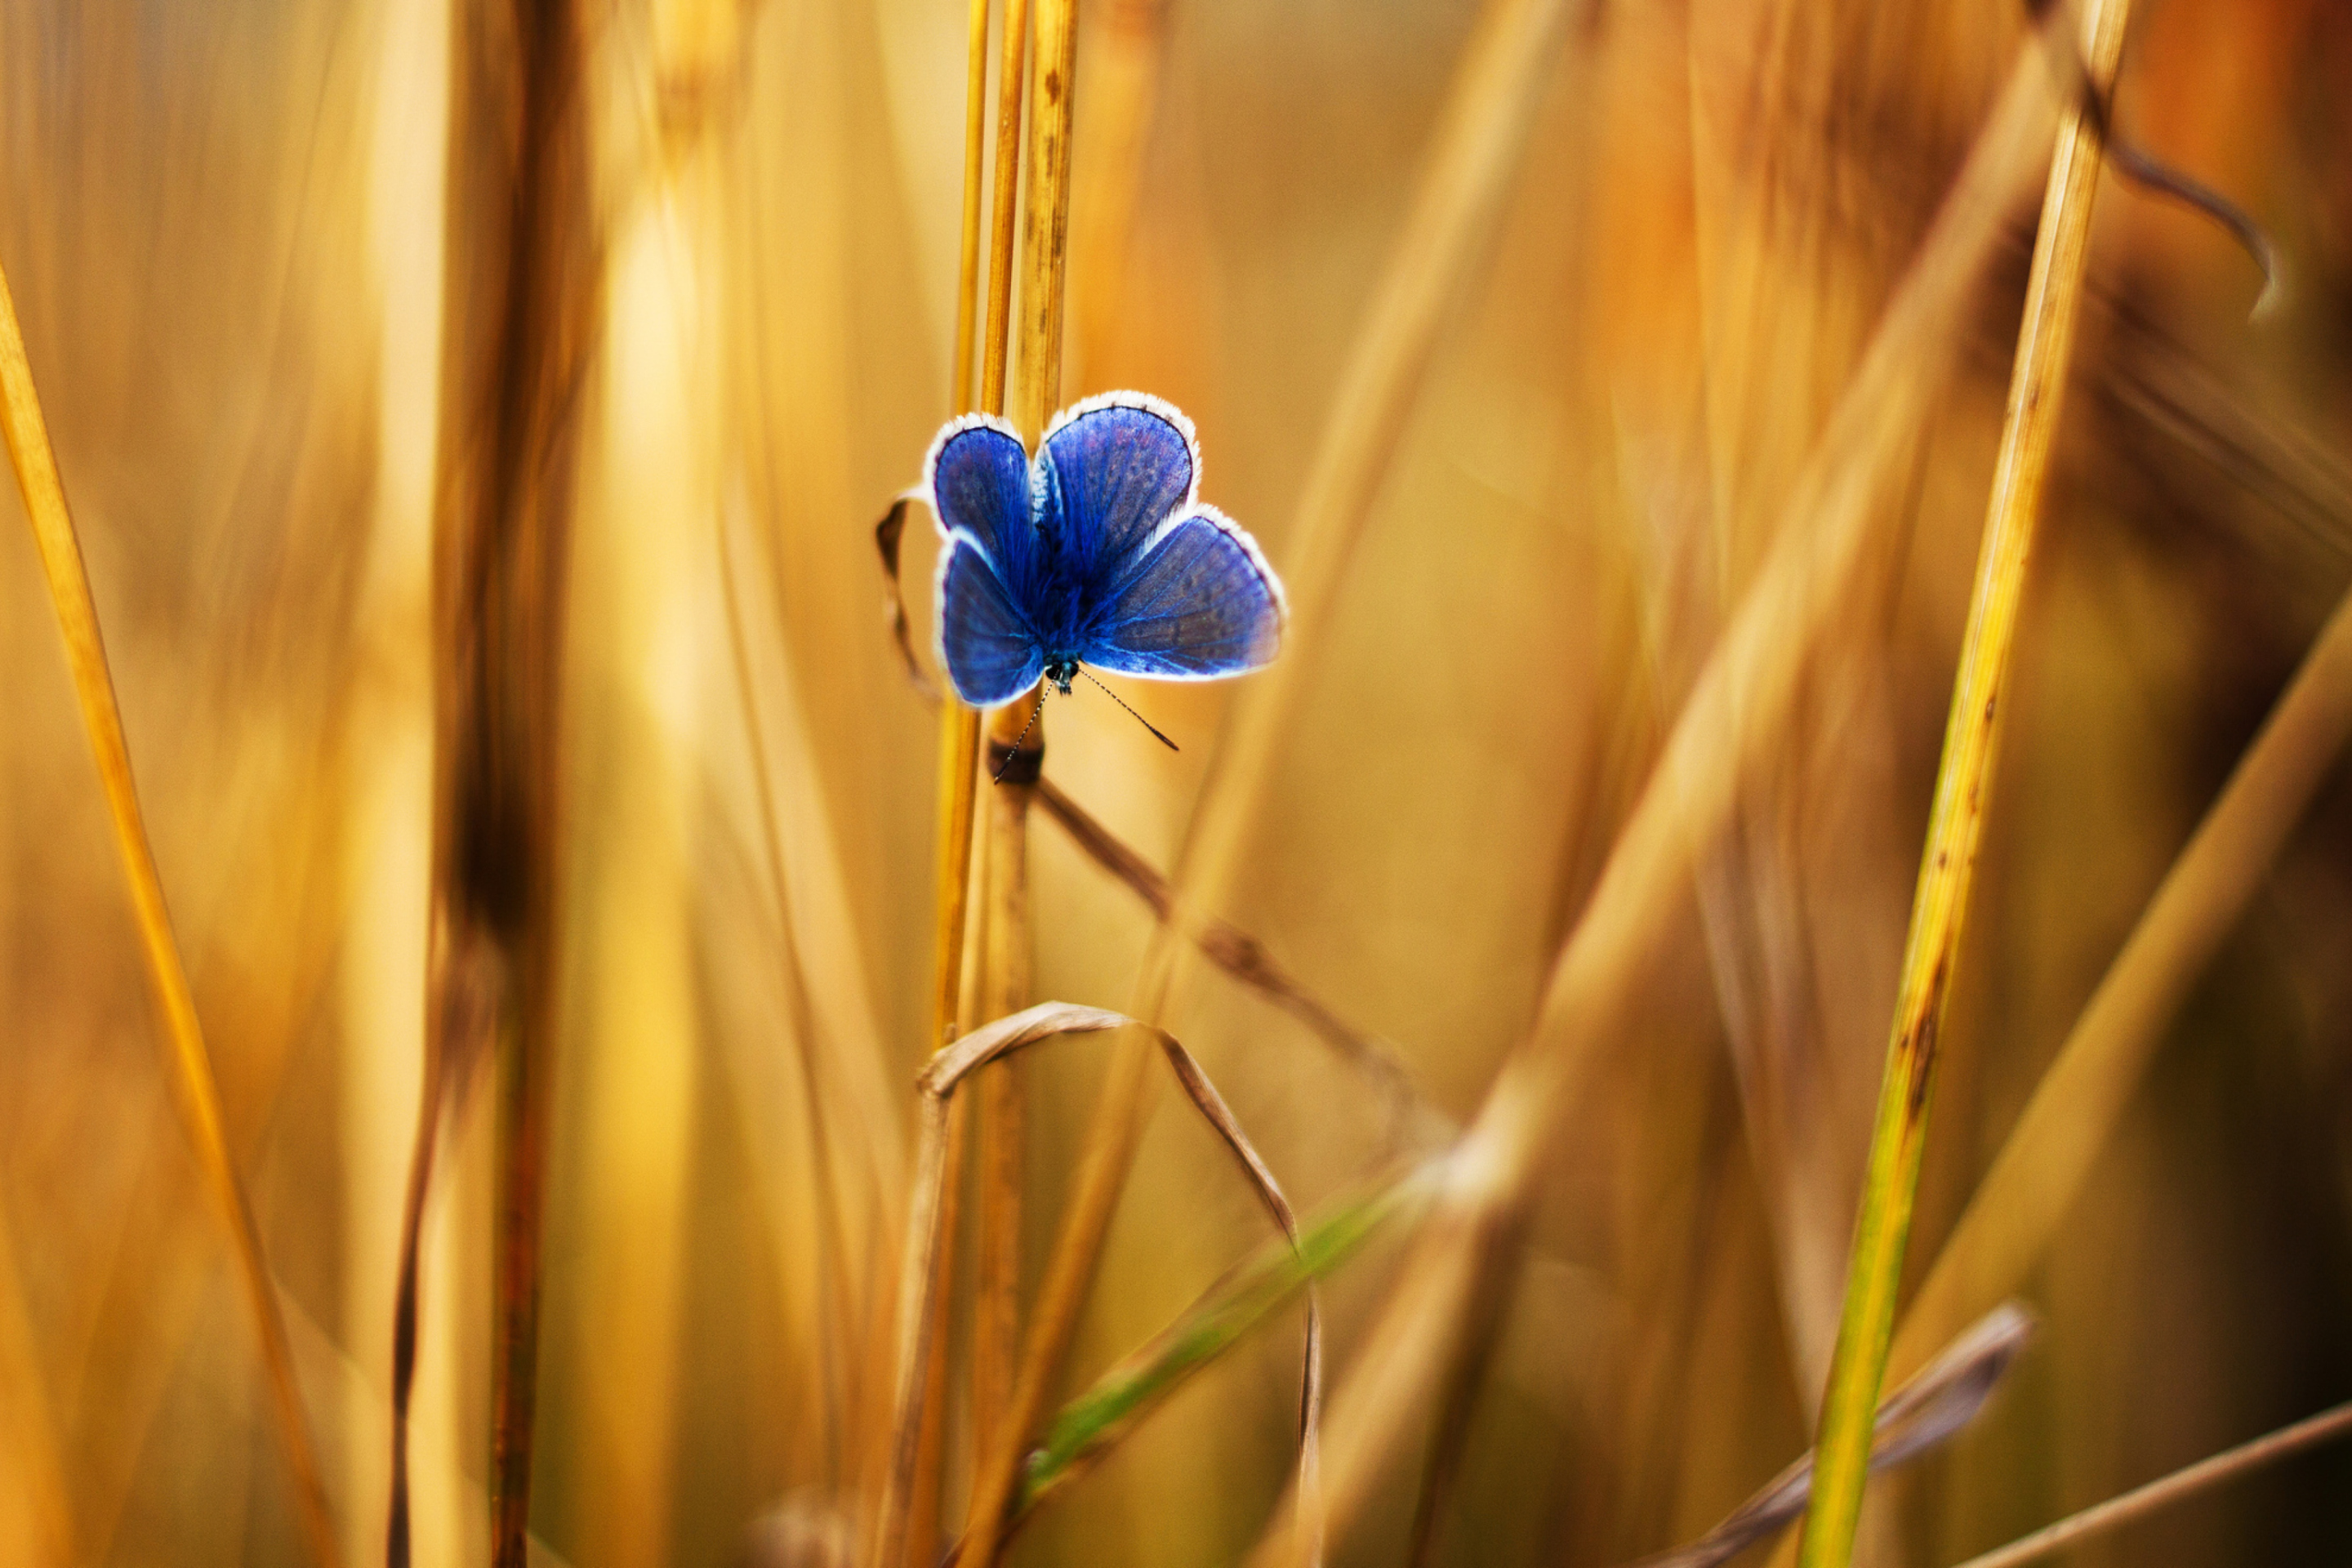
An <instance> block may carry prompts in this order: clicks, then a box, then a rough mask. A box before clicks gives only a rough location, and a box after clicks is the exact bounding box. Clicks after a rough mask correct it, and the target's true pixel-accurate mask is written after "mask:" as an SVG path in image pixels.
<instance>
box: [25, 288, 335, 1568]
mask: <svg viewBox="0 0 2352 1568" xmlns="http://www.w3.org/2000/svg"><path fill="white" fill-rule="evenodd" d="M0 432H5V436H6V438H7V442H8V458H9V461H10V463H11V464H12V465H13V466H14V467H15V468H16V484H17V487H18V489H20V490H21V491H22V493H23V495H24V500H25V518H26V521H27V522H29V523H30V524H31V525H32V530H33V542H34V545H35V547H36V549H37V551H38V552H39V554H40V558H41V574H42V576H43V579H44V580H45V581H46V583H47V586H48V592H49V604H50V607H51V608H52V609H53V610H55V611H56V613H57V617H58V634H59V636H60V637H62V638H63V639H64V642H65V652H66V665H67V668H68V672H69V674H70V675H71V677H72V679H73V688H74V698H75V700H76V701H77V702H78V703H79V706H80V709H81V719H82V727H83V729H84V731H86V732H87V733H88V735H89V746H90V751H91V752H92V754H93V756H94V757H95V759H96V761H97V763H98V776H99V784H100V787H101V788H102V789H103V790H104V792H105V795H106V808H107V817H108V820H109V822H110V824H111V825H112V826H113V829H114V843H115V847H116V849H117V850H119V851H120V852H121V856H122V870H123V876H124V879H125V880H126V881H128V883H129V884H130V889H131V913H132V916H133V918H134V919H135V920H136V921H137V923H138V927H139V943H140V950H141V952H142V955H143V956H144V957H145V959H146V961H147V976H148V980H149V982H150V983H151V984H152V985H153V986H154V988H155V1000H156V1005H157V1006H158V1008H159V1009H160V1010H161V1012H162V1014H163V1030H164V1035H165V1037H166V1038H167V1040H168V1041H169V1044H170V1047H171V1067H172V1079H173V1088H174V1089H175V1091H176V1092H175V1094H174V1096H173V1098H174V1100H175V1101H176V1103H177V1104H178V1106H179V1110H180V1119H181V1121H182V1122H183V1124H184V1127H185V1129H186V1131H187V1134H188V1141H189V1142H190V1143H191V1144H192V1145H193V1146H194V1152H195V1157H196V1166H197V1169H198V1171H199V1172H200V1173H201V1174H202V1179H203V1181H204V1184H205V1191H206V1193H207V1194H209V1195H210V1197H211V1199H212V1201H213V1205H214V1206H215V1208H216V1209H218V1210H219V1212H220V1215H221V1218H222V1219H223V1221H224V1222H225V1223H226V1226H227V1227H228V1235H229V1243H230V1248H231V1250H232V1252H233V1253H234V1254H235V1255H236V1268H237V1280H238V1283H239V1284H240V1285H241V1286H242V1287H243V1289H244V1291H245V1297H246V1308H247V1310H248V1311H250V1312H251V1313H252V1314H253V1320H254V1326H255V1328H256V1329H257V1331H258V1332H259V1335H260V1340H261V1360H262V1366H263V1368H264V1370H265V1372H266V1373H267V1374H268V1383H269V1397H270V1410H271V1413H272V1415H273V1417H274V1419H275V1422H276V1425H277V1428H278V1440H279V1442H280V1444H281V1445H282V1446H283V1447H284V1448H285V1451H286V1463H287V1467H288V1468H289V1469H290V1470H291V1471H292V1472H293V1481H294V1500H295V1510H296V1512H297V1515H298V1516H299V1519H300V1521H301V1526H302V1533H303V1538H304V1541H305V1542H306V1544H307V1545H308V1547H309V1549H310V1556H311V1558H312V1560H313V1561H315V1562H318V1563H329V1564H331V1563H334V1562H335V1561H336V1558H337V1552H336V1547H335V1532H334V1524H333V1521H332V1519H331V1516H330V1515H329V1512H328V1509H327V1493H326V1484H325V1481H324V1480H323V1479H322V1478H321V1476H320V1469H319V1457H318V1451H317V1449H316V1447H315V1446H314V1445H313V1444H312V1442H311V1438H310V1418H309V1417H308V1415H305V1414H304V1411H303V1408H302V1393H301V1387H300V1385H299V1384H298V1383H297V1382H296V1381H295V1377H294V1354H293V1351H292V1349H291V1347H290V1345H289V1342H288V1340H287V1337H286V1318H285V1314H284V1311H283V1310H281V1308H280V1307H279V1305H278V1288H277V1285H276V1283H275V1282H274V1281H273V1280H272V1279H271V1278H270V1273H269V1265H268V1260H267V1259H266V1258H264V1257H263V1255H262V1250H261V1230H260V1226H258V1225H257V1224H256V1223H255V1221H254V1217H253V1205H252V1204H251V1202H250V1201H249V1200H248V1199H247V1196H246V1191H245V1184H244V1182H243V1181H242V1180H241V1179H240V1178H239V1177H238V1175H237V1173H236V1160H235V1158H234V1156H233V1155H232V1154H231V1153H230V1151H229V1146H228V1130H227V1125H226V1121H224V1120H223V1118H222V1114H221V1100H220V1089H219V1086H218V1084H217V1083H216V1082H215V1079H214V1077H213V1067H212V1057H211V1055H210V1053H209V1052H208V1051H207V1050H206V1049H205V1037H204V1027H203V1024H202V1022H201V1021H200V1020H199V1019H198V1017H197V1016H196V1002H195V995H194V992H192V991H191V990H190V988H189V985H188V975H187V970H186V967H185V966H184V964H183V963H181V961H180V947H179V941H178V938H177V937H175V936H174V935H173V931H172V917H171V911H170V910H169V909H168V908H167V907H166V906H165V904H164V901H163V875H162V873H161V872H159V871H158V870H157V869H156V867H155V852H154V849H153V847H152V846H151V845H150V844H149V842H148V839H147V825H146V822H145V819H144V818H143V816H142V814H141V812H140V808H139V790H138V785H137V783H136V781H135V780H134V779H133V778H132V776H131V745H130V742H129V740H128V739H127V738H126V737H125V736H124V734H123V730H122V710H121V707H120V705H119V704H118V703H117V702H116V700H115V694H114V677H113V674H112V672H111V671H110V668H108V665H107V658H106V644H105V641H104V639H103V637H101V636H100V631H99V624H98V604H97V601H96V600H95V599H94V598H92V597H91V595H90V589H89V572H88V570H87V569H86V568H85V566H84V564H83V562H82V554H81V541H80V538H79V535H77V534H76V532H75V531H74V524H73V514H72V512H71V511H70V510H68V508H67V505H66V492H65V485H64V482H63V481H62V480H61V479H59V478H58V459H57V453H56V451H55V450H54V449H53V448H52V447H50V445H49V430H48V423H47V420H46V419H45V418H44V417H43V416H42V414H41V404H40V398H39V395H38V394H37V392H36V391H35V389H34V386H33V369H32V363H31V362H30V360H29V359H27V358H26V353H25V336H24V331H23V329H22V328H21V327H20V326H19V325H18V323H17V320H16V299H15V296H14V295H13V294H12V293H11V292H10V291H9V288H8V280H7V278H6V277H5V274H0Z"/></svg>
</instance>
